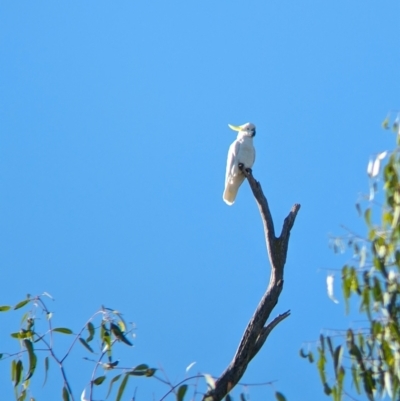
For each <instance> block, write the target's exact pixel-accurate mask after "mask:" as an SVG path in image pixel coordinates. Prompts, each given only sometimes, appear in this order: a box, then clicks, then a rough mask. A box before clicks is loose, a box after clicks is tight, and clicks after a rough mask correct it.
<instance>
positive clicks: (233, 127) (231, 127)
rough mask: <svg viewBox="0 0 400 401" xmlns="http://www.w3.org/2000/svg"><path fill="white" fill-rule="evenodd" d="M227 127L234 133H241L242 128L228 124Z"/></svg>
mask: <svg viewBox="0 0 400 401" xmlns="http://www.w3.org/2000/svg"><path fill="white" fill-rule="evenodd" d="M228 127H229V128H230V129H233V130H234V131H238V132H239V131H241V130H242V127H241V126H240V125H231V124H228Z"/></svg>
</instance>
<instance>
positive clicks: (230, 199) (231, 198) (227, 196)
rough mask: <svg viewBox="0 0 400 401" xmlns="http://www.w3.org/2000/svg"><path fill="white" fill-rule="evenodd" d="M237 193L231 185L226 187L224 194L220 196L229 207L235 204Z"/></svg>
mask: <svg viewBox="0 0 400 401" xmlns="http://www.w3.org/2000/svg"><path fill="white" fill-rule="evenodd" d="M237 192H238V189H237V188H234V187H233V186H231V185H227V186H226V188H225V191H224V194H223V195H222V199H223V200H224V202H225V203H227V204H228V205H229V206H231V205H233V204H234V202H235V199H236V195H237Z"/></svg>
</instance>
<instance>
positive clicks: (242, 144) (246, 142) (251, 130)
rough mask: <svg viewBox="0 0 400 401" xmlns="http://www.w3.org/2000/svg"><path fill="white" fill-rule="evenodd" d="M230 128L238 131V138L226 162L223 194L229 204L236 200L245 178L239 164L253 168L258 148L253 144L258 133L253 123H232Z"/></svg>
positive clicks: (230, 149) (230, 148) (231, 147)
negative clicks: (237, 124)
mask: <svg viewBox="0 0 400 401" xmlns="http://www.w3.org/2000/svg"><path fill="white" fill-rule="evenodd" d="M229 128H230V129H233V130H234V131H237V132H238V136H237V138H236V140H235V141H234V142H233V143H232V145H231V146H230V147H229V151H228V160H227V162H226V175H225V191H224V194H223V196H222V198H223V199H224V201H225V202H226V203H227V204H228V205H232V204H233V203H234V202H235V198H236V194H237V192H238V190H239V187H240V186H241V185H242V182H243V181H244V179H245V176H244V174H243V173H242V172H241V171H240V169H239V165H243V167H244V168H252V167H253V164H254V160H255V159H256V150H255V149H254V146H253V137H254V136H255V135H256V127H255V125H254V124H252V123H246V124H243V125H239V126H236V125H230V124H229Z"/></svg>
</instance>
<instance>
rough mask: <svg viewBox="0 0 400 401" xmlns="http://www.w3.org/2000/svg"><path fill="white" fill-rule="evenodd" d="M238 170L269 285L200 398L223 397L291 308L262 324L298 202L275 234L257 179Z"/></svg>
mask: <svg viewBox="0 0 400 401" xmlns="http://www.w3.org/2000/svg"><path fill="white" fill-rule="evenodd" d="M241 170H242V172H243V174H244V175H245V176H246V178H247V180H248V182H249V184H250V187H251V190H252V191H253V195H254V197H255V199H256V202H257V205H258V208H259V210H260V214H261V219H262V222H263V226H264V233H265V241H266V245H267V250H268V257H269V261H270V264H271V275H270V281H269V285H268V288H267V290H266V292H265V294H264V295H263V297H262V298H261V301H260V303H259V304H258V307H257V309H256V311H255V312H254V315H253V317H252V318H251V320H250V322H249V324H248V325H247V328H246V330H245V332H244V334H243V337H242V339H241V341H240V344H239V347H238V349H237V351H236V354H235V356H234V357H233V360H232V361H231V363H230V364H229V366H228V367H227V368H226V369H225V371H224V372H223V373H222V375H221V377H220V378H219V379H218V380H217V381H216V383H215V388H214V389H211V390H209V391H208V392H207V393H206V394H205V395H204V397H203V401H220V400H222V399H223V398H224V397H225V396H226V394H228V393H229V392H230V391H231V390H232V389H233V387H235V386H236V384H237V383H238V382H239V380H240V379H241V377H242V376H243V374H244V372H245V371H246V369H247V366H248V364H249V362H250V361H251V360H252V359H253V358H254V356H255V355H256V354H257V353H258V351H260V349H261V347H262V346H263V344H264V343H265V341H266V339H267V337H268V335H269V334H270V333H271V331H272V330H273V329H274V328H275V327H276V326H277V325H278V324H279V323H280V322H281V321H282V320H284V319H285V318H287V317H288V316H289V314H290V311H287V312H285V313H283V314H281V315H279V316H277V317H276V318H275V319H274V320H272V322H270V323H268V324H267V325H266V326H265V324H266V322H267V319H268V317H269V316H270V314H271V312H272V310H273V309H274V307H275V305H276V304H277V303H278V298H279V295H280V293H281V291H282V288H283V270H284V266H285V262H286V256H287V250H288V244H289V237H290V230H291V229H292V227H293V225H294V222H295V220H296V216H297V213H298V211H299V209H300V205H299V204H295V205H294V206H293V207H292V210H291V211H290V213H289V214H288V216H287V217H286V218H285V221H284V223H283V227H282V231H281V235H280V236H279V237H275V228H274V222H273V220H272V215H271V212H270V210H269V206H268V202H267V199H266V198H265V196H264V193H263V191H262V188H261V185H260V183H259V182H258V181H256V180H255V178H254V177H253V174H252V171H251V170H250V169H241Z"/></svg>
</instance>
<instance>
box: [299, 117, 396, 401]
mask: <svg viewBox="0 0 400 401" xmlns="http://www.w3.org/2000/svg"><path fill="white" fill-rule="evenodd" d="M382 125H383V127H384V128H386V129H389V128H390V115H389V116H388V117H387V118H386V119H385V121H384V122H383V124H382ZM392 128H393V129H394V130H395V131H396V132H397V134H398V136H397V141H396V143H397V146H399V144H400V141H399V134H400V133H399V132H398V131H399V114H397V116H396V120H395V122H394V123H393V127H392ZM367 172H368V175H369V177H370V180H371V183H370V184H371V188H370V194H369V197H368V198H367V202H368V205H367V207H366V208H365V211H364V214H363V215H364V220H365V224H366V228H367V233H366V235H365V236H356V235H351V236H350V239H349V240H348V242H347V245H348V247H349V248H350V249H351V250H352V252H353V254H354V259H353V260H354V262H353V263H352V264H347V265H345V266H343V268H342V290H343V298H344V300H345V306H346V311H347V312H348V311H349V309H350V299H351V298H355V299H357V300H358V301H359V305H360V309H359V313H360V314H362V315H364V316H365V318H366V320H365V321H366V324H365V325H364V326H360V327H357V328H354V327H353V328H351V329H348V330H347V331H346V332H345V334H344V335H342V336H340V335H337V336H336V338H337V337H339V339H341V344H340V345H338V346H337V347H336V348H334V346H333V341H332V338H331V337H330V336H328V335H321V336H320V341H319V346H318V347H317V351H318V358H317V369H318V372H319V376H320V379H321V382H322V385H323V389H324V392H325V394H326V395H328V396H330V397H332V399H333V400H334V401H341V400H343V399H344V396H345V395H349V392H348V391H347V390H345V389H344V384H345V383H344V380H345V377H348V380H349V381H350V382H351V384H352V389H353V390H354V391H355V392H356V393H357V394H364V395H366V396H367V398H368V399H369V400H371V401H372V400H378V399H379V400H380V399H382V398H384V397H385V396H389V397H390V398H391V399H392V400H398V399H400V220H399V219H400V147H398V148H396V149H395V150H394V151H393V152H391V153H388V152H382V153H380V154H378V155H377V156H376V158H375V159H374V160H372V161H370V163H369V165H368V170H367ZM380 172H383V173H382V174H381V175H382V179H383V185H382V190H383V193H382V195H383V204H382V205H379V204H378V203H377V202H376V201H375V197H376V194H377V189H378V184H379V183H380V181H379V173H380ZM357 210H358V211H362V209H361V207H360V205H359V204H358V205H357ZM340 242H341V240H339V239H336V240H335V244H334V249H337V247H338V245H337V244H338V243H340ZM335 247H336V248H335ZM326 344H328V347H326V346H325V345H326ZM309 354H310V353H309V352H308V353H306V352H304V351H303V350H302V351H301V353H300V355H301V356H302V357H303V358H308V359H309V360H310V362H312V360H311V359H310V358H309ZM327 367H329V369H328V368H327ZM331 372H332V373H333V374H331ZM346 373H347V375H346Z"/></svg>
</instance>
